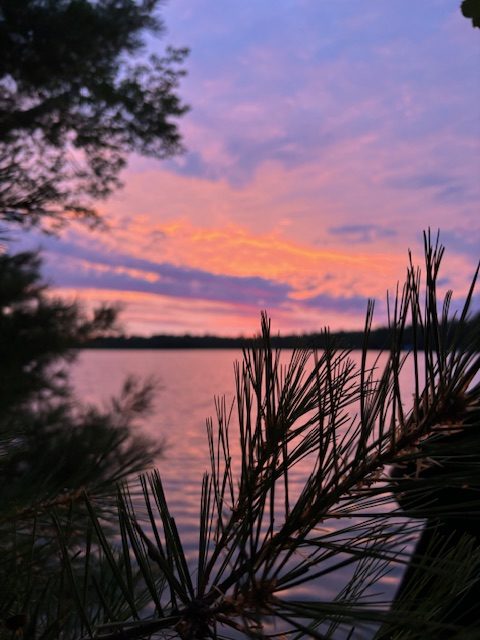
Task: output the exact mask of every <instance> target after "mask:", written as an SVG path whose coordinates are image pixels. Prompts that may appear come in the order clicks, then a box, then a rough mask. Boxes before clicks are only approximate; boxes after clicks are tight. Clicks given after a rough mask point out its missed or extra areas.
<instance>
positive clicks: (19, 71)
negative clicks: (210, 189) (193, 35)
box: [0, 0, 187, 225]
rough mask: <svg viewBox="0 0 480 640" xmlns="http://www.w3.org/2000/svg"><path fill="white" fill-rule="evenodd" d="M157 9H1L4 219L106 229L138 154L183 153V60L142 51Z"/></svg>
mask: <svg viewBox="0 0 480 640" xmlns="http://www.w3.org/2000/svg"><path fill="white" fill-rule="evenodd" d="M159 5H160V0H140V1H134V0H96V1H93V0H20V1H19V0H0V219H5V220H9V221H14V222H17V223H21V224H25V225H33V224H38V223H39V222H41V221H42V220H44V219H48V220H49V221H50V223H51V222H54V223H55V224H57V225H60V224H62V223H63V222H64V221H65V219H66V218H68V217H70V216H76V217H80V218H83V219H86V220H88V221H90V222H92V223H95V222H98V221H99V218H98V215H97V213H96V211H95V208H94V203H95V201H98V199H99V198H104V197H106V196H108V195H109V194H110V193H111V192H112V190H113V189H115V188H117V187H118V186H120V181H119V173H120V170H121V169H122V168H123V167H124V165H125V162H126V157H127V155H128V154H129V153H131V152H137V153H140V154H142V155H147V156H152V157H154V158H165V157H169V156H171V155H173V154H176V153H179V152H180V151H181V150H182V147H181V142H180V134H179V132H178V129H177V125H176V119H177V118H178V117H180V116H182V115H183V114H184V113H185V112H186V111H187V107H186V106H185V105H183V104H182V102H181V100H180V98H179V96H178V95H177V89H178V85H179V81H180V78H181V77H182V75H183V74H184V71H183V70H182V68H181V65H182V63H183V60H184V58H185V56H186V54H187V50H186V49H172V48H168V49H167V51H166V53H165V55H164V56H156V55H152V56H150V57H148V58H147V56H146V55H145V52H144V38H145V32H146V31H150V32H152V33H154V34H156V35H159V34H161V33H162V31H163V23H162V21H161V19H160V17H159V16H158V7H159Z"/></svg>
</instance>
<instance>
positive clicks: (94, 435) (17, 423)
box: [0, 253, 162, 638]
mask: <svg viewBox="0 0 480 640" xmlns="http://www.w3.org/2000/svg"><path fill="white" fill-rule="evenodd" d="M39 270H40V260H39V258H38V256H37V255H35V254H32V253H21V254H17V255H8V254H3V255H0V496H1V505H0V619H3V620H4V622H5V625H6V627H7V629H11V630H12V631H15V630H14V629H12V627H14V626H15V624H18V628H21V629H23V633H24V635H25V637H32V638H33V637H37V631H38V629H37V627H38V625H39V624H40V622H38V621H39V620H42V621H43V626H42V629H43V630H42V633H44V632H46V627H48V626H49V625H50V622H48V624H47V623H46V622H45V621H47V620H48V621H53V622H51V624H53V627H52V630H51V632H48V633H51V637H58V635H57V634H58V633H59V629H60V627H62V626H63V625H67V623H68V620H70V619H71V618H72V617H73V619H74V620H76V615H75V612H74V609H72V606H71V605H72V603H71V598H72V594H69V593H68V590H67V591H65V589H64V580H65V567H63V566H62V564H61V561H60V556H59V554H58V543H57V537H58V535H57V529H59V528H61V530H62V532H63V534H64V536H66V539H67V541H65V539H63V538H62V540H63V544H64V545H65V546H66V547H68V549H70V550H72V549H75V548H77V546H78V545H81V548H82V553H84V552H85V549H86V545H87V546H88V536H89V535H90V534H89V533H88V530H89V525H88V522H87V512H86V510H85V506H84V504H83V499H84V494H85V493H86V492H89V494H90V496H91V499H92V500H94V501H95V504H96V505H97V507H98V508H99V509H101V511H102V514H103V518H104V521H105V524H106V523H107V522H108V521H109V519H110V516H109V510H110V509H111V507H112V491H114V489H113V488H114V486H115V483H117V482H119V481H121V480H123V479H125V478H126V477H128V476H130V475H131V474H135V473H139V472H140V471H142V470H145V469H146V468H148V466H149V465H151V464H152V462H153V460H154V458H155V457H156V456H157V455H159V453H160V450H161V448H162V443H161V442H160V441H159V442H156V443H153V442H151V441H150V440H148V439H146V438H145V437H143V436H142V435H141V433H139V432H138V428H139V425H138V419H139V418H140V417H141V416H143V415H144V414H145V412H147V411H148V410H149V407H150V404H151V399H152V394H153V391H154V384H153V382H152V381H147V382H145V383H143V384H141V383H140V382H139V381H136V380H134V379H128V380H127V381H126V382H125V384H124V388H123V390H122V393H121V395H120V396H119V398H117V399H113V400H112V401H111V404H110V406H108V407H106V408H105V409H103V410H101V409H99V408H97V407H94V406H88V405H86V404H84V403H83V404H82V403H80V402H79V401H78V400H77V399H76V397H75V395H74V393H73V391H72V388H71V386H70V384H69V379H68V375H67V371H66V367H65V365H66V364H68V363H70V361H71V360H72V358H73V357H74V354H73V352H72V351H71V348H72V347H73V346H74V345H77V344H79V342H81V341H83V340H87V339H90V338H92V337H94V336H98V335H100V334H103V333H109V332H111V331H114V330H115V319H116V312H115V310H114V309H107V308H102V309H99V310H98V311H96V312H94V313H93V314H87V313H86V312H84V311H83V310H82V309H81V308H80V307H79V305H78V304H75V303H71V304H68V303H65V302H62V301H60V300H58V299H56V298H54V297H53V296H50V295H49V292H48V290H47V288H46V287H45V284H44V283H43V282H42V281H41V278H40V274H39ZM53 512H55V516H52V514H53ZM90 528H91V527H90ZM101 567H102V564H101V561H100V558H99V557H97V559H96V563H95V572H97V573H98V578H96V579H98V581H99V584H103V582H105V580H107V581H108V576H107V577H106V575H104V572H103V571H102V569H101ZM92 575H96V573H93V574H92ZM91 577H92V576H91ZM102 581H103V582H102ZM105 588H107V587H105ZM112 588H113V591H115V587H112ZM54 603H55V604H54ZM52 612H54V613H52ZM27 614H28V615H27ZM52 615H53V618H52ZM68 624H69V623H68ZM45 625H46V626H45ZM67 626H68V625H67ZM27 627H28V629H27ZM35 629H37V631H36V630H35ZM0 637H4V632H2V631H0ZM6 637H10V636H9V633H7V635H6ZM47 637H48V634H47Z"/></svg>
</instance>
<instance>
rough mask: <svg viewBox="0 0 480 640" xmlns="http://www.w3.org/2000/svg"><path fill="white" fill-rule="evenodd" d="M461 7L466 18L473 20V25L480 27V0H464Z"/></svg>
mask: <svg viewBox="0 0 480 640" xmlns="http://www.w3.org/2000/svg"><path fill="white" fill-rule="evenodd" d="M460 8H461V11H462V14H463V15H464V16H465V18H470V19H471V20H472V27H478V28H479V29H480V0H464V1H463V2H462V4H461V7H460Z"/></svg>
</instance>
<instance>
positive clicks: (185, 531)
mask: <svg viewBox="0 0 480 640" xmlns="http://www.w3.org/2000/svg"><path fill="white" fill-rule="evenodd" d="M239 359H241V352H240V351H237V350H211V351H209V350H166V351H162V350H157V351H148V350H138V351H135V350H118V351H115V350H112V351H110V350H105V351H103V350H91V351H89V350H86V351H81V352H80V354H79V357H78V360H77V362H76V363H75V365H74V367H73V371H72V377H73V382H74V385H75V388H76V389H77V391H78V393H79V397H80V398H82V399H83V400H84V401H88V402H91V403H95V404H99V405H102V404H104V403H107V402H108V399H109V398H110V397H112V396H114V395H116V394H118V393H119V391H120V389H121V386H122V382H123V380H124V379H125V377H126V376H127V375H129V374H133V375H136V376H139V377H141V378H142V377H143V378H145V377H148V376H154V377H155V379H156V380H157V382H158V392H157V394H156V401H155V406H154V411H153V413H152V415H150V416H149V417H148V418H146V419H144V420H143V422H142V424H141V425H140V428H141V429H142V430H143V431H144V432H146V433H148V434H149V435H151V436H152V437H154V438H160V439H162V440H165V441H166V443H167V448H166V450H165V453H164V455H163V456H162V457H160V458H159V459H158V460H157V467H158V468H159V470H160V472H161V476H162V480H163V481H164V484H165V490H166V494H167V499H168V501H169V504H170V507H171V510H172V513H173V515H174V517H175V519H176V522H177V525H178V526H179V529H180V532H181V535H182V539H183V542H184V543H185V544H186V547H187V550H188V552H189V554H190V555H191V557H192V559H193V558H194V557H195V551H196V549H197V541H198V514H199V503H200V487H201V479H202V475H203V473H204V471H205V470H207V469H208V465H209V457H208V444H207V438H206V429H205V421H206V418H208V417H212V418H214V417H215V407H214V397H215V396H217V397H218V396H225V397H226V401H227V405H228V404H229V403H231V402H232V400H233V395H234V389H235V380H234V370H233V363H234V361H235V360H239ZM405 384H406V386H408V385H409V384H411V376H410V379H409V373H408V371H407V372H406V381H405ZM214 424H215V421H214ZM305 464H308V463H305ZM305 464H304V466H303V467H301V466H299V467H298V469H296V470H295V472H294V474H293V475H292V477H291V481H292V482H293V485H294V487H295V485H296V486H297V487H298V489H300V487H301V485H302V484H303V481H304V478H305V477H306V474H307V473H308V471H309V468H308V466H305ZM344 580H345V576H342V575H339V576H338V584H335V583H336V579H335V580H334V579H333V578H331V577H329V584H328V586H325V585H323V586H322V585H318V584H317V585H310V586H308V587H304V589H303V593H301V594H300V593H298V594H296V595H302V596H307V597H322V598H324V597H329V596H330V595H331V594H332V591H337V590H338V588H339V587H340V585H341V584H343V583H344ZM396 581H397V578H396V577H395V576H394V575H391V576H387V577H385V578H384V579H383V583H382V591H383V593H384V595H387V594H391V593H392V591H393V588H394V585H395V584H396Z"/></svg>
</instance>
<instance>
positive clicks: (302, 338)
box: [81, 314, 480, 350]
mask: <svg viewBox="0 0 480 640" xmlns="http://www.w3.org/2000/svg"><path fill="white" fill-rule="evenodd" d="M470 325H471V326H472V329H473V330H476V331H477V336H478V339H477V348H478V349H479V350H480V314H477V315H476V316H474V317H473V318H472V319H471V320H470ZM455 328H456V323H455V322H452V323H450V325H449V327H448V333H449V334H450V336H451V338H450V339H452V338H453V336H455ZM391 340H392V335H391V332H390V329H389V328H388V327H382V328H379V329H375V330H372V331H371V333H370V335H369V338H368V346H369V348H370V349H387V348H388V347H389V345H390V344H391ZM271 341H272V346H274V347H276V348H283V349H294V348H298V347H311V348H316V349H324V348H325V347H326V346H327V344H330V345H331V344H332V341H333V343H334V344H335V345H337V346H338V347H341V348H345V349H361V348H362V347H363V345H364V342H365V333H364V331H339V332H334V333H330V334H328V335H327V334H326V333H325V332H320V333H309V334H303V335H295V334H291V335H284V336H281V335H277V336H273V337H272V338H271ZM447 341H448V340H447ZM415 342H417V345H418V347H419V348H423V347H424V345H423V343H422V341H421V340H420V339H418V338H417V339H416V340H415V337H414V332H413V329H412V327H407V328H406V329H405V331H404V334H403V337H402V345H403V348H404V349H409V348H410V347H411V346H412V345H413V344H414V343H415ZM254 343H255V338H246V337H236V338H232V337H222V336H210V335H206V336H194V335H190V334H184V335H167V334H159V335H154V336H150V337H146V336H130V337H127V336H109V337H102V338H97V339H95V340H92V341H90V342H87V343H85V344H83V345H81V346H82V348H88V349H243V348H246V347H251V346H252V345H253V344H254Z"/></svg>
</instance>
